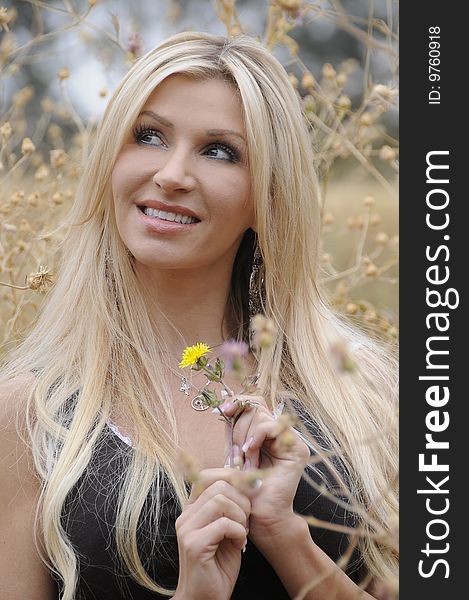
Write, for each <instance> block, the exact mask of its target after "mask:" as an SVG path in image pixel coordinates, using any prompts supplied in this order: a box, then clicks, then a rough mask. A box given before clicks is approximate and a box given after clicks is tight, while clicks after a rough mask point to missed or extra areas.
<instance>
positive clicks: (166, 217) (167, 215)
mask: <svg viewBox="0 0 469 600" xmlns="http://www.w3.org/2000/svg"><path fill="white" fill-rule="evenodd" d="M143 212H144V213H145V214H146V215H147V216H148V217H158V218H159V219H163V221H176V223H182V224H183V225H184V224H190V223H196V222H197V219H196V218H194V217H189V216H187V215H178V214H176V213H171V212H166V211H164V210H156V208H147V207H145V208H144V209H143Z"/></svg>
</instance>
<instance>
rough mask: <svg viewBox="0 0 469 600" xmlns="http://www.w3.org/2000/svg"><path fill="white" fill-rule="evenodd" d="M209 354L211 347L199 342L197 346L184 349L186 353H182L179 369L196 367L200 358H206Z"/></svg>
mask: <svg viewBox="0 0 469 600" xmlns="http://www.w3.org/2000/svg"><path fill="white" fill-rule="evenodd" d="M207 352H211V350H210V346H208V345H207V344H203V343H202V342H197V344H195V346H187V348H184V351H183V353H182V358H181V362H180V363H179V368H180V369H184V367H190V366H191V365H195V363H196V362H197V361H198V360H199V358H202V356H205V355H206V354H207Z"/></svg>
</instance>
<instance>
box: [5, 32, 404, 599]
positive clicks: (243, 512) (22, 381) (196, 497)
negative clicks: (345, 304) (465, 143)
mask: <svg viewBox="0 0 469 600" xmlns="http://www.w3.org/2000/svg"><path fill="white" fill-rule="evenodd" d="M313 159H314V157H313V155H312V151H311V147H310V141H309V139H308V134H307V130H306V127H305V124H304V120H303V118H302V113H301V109H300V103H299V101H298V98H297V96H296V94H295V92H294V90H293V88H292V87H291V84H290V82H289V79H288V77H287V75H286V73H285V71H284V69H283V68H282V67H281V66H280V64H279V63H278V62H277V61H276V60H275V59H274V58H273V57H272V56H271V55H270V54H269V53H268V52H267V51H266V50H265V49H264V48H263V47H262V46H261V45H260V44H259V43H257V42H255V41H254V40H252V39H250V38H248V37H245V36H241V37H237V38H233V39H227V38H223V37H218V36H212V35H209V34H200V33H187V32H186V33H182V34H179V35H176V36H173V37H172V38H170V39H168V40H167V41H166V42H164V43H162V44H161V45H160V46H158V47H157V48H156V49H154V50H152V51H151V52H149V53H148V54H147V55H146V56H144V57H143V58H142V59H140V60H139V61H138V62H137V63H136V64H135V65H134V66H133V67H132V68H131V69H130V71H129V73H128V74H127V76H126V77H125V79H124V80H123V82H122V83H121V84H120V86H119V88H118V89H117V90H116V92H115V94H114V96H113V98H112V100H111V101H110V103H109V106H108V108H107V111H106V114H105V116H104V118H103V121H102V124H101V126H100V130H99V132H98V136H97V139H96V142H95V145H94V149H93V152H92V155H91V157H90V160H89V162H88V166H87V168H86V170H85V172H84V174H83V177H82V179H81V183H80V186H79V189H78V192H77V197H76V201H75V204H74V206H73V208H72V210H71V213H70V216H69V221H68V223H67V225H68V228H67V230H66V232H67V233H66V236H65V239H64V242H63V244H62V249H61V255H62V258H61V268H60V272H59V277H58V281H57V283H56V285H55V287H54V289H53V290H52V291H51V292H50V294H49V297H48V302H47V306H46V307H45V309H44V310H43V312H42V314H41V316H40V318H39V320H38V322H37V323H36V325H35V327H34V329H33V331H32V332H31V333H30V335H29V337H28V338H27V339H26V340H25V341H24V343H23V344H22V346H21V348H19V350H18V351H17V352H16V354H15V356H13V357H12V358H11V360H10V362H9V364H8V365H6V366H5V369H4V375H3V379H4V383H3V386H2V399H3V401H2V428H3V429H4V432H5V435H4V436H3V437H2V442H1V444H2V448H0V450H1V451H2V456H7V457H8V459H7V460H6V461H3V462H2V473H1V476H2V481H4V482H5V485H4V487H3V489H2V492H1V496H0V501H1V506H0V508H1V511H0V512H1V515H2V516H1V517H0V518H1V519H2V521H1V531H2V535H3V536H4V538H5V539H7V540H8V545H5V544H3V545H2V550H0V552H1V553H2V557H1V559H2V560H1V561H0V563H1V564H2V567H0V568H2V569H3V572H2V580H3V581H2V588H3V589H4V590H8V591H9V594H7V596H8V597H9V598H16V597H18V598H20V597H21V598H23V597H28V598H41V599H44V598H52V597H56V596H55V594H56V590H55V587H54V586H55V584H54V581H58V587H59V589H60V592H61V596H60V597H61V598H63V599H64V600H71V599H72V598H75V597H76V598H119V597H122V598H124V597H132V598H147V597H148V598H150V597H151V598H153V597H159V596H158V594H162V595H166V596H168V595H173V597H174V598H178V599H181V600H185V599H189V598H190V599H195V598H203V599H204V600H210V599H212V598H213V599H215V598H216V599H217V600H218V599H219V600H222V599H225V598H226V599H228V598H230V597H233V598H243V600H247V599H248V598H254V597H255V598H279V599H280V598H288V597H294V596H295V595H296V594H298V593H299V592H300V590H301V589H304V586H306V585H307V584H308V582H312V583H314V584H315V587H314V590H313V591H312V592H306V593H307V594H309V595H306V596H305V597H306V598H310V597H313V595H314V598H315V599H320V598H333V597H341V598H355V597H359V596H360V594H361V596H360V597H370V596H369V595H368V594H367V593H366V592H363V591H361V590H360V588H359V587H358V586H357V584H356V583H355V582H354V581H353V579H354V580H355V581H356V582H357V583H358V582H359V581H360V580H361V579H362V578H363V576H365V577H366V581H368V582H369V581H371V580H372V579H374V580H383V579H388V578H390V577H392V576H393V574H395V561H396V557H395V552H394V550H393V549H392V548H390V547H389V546H387V545H386V544H385V543H384V542H383V535H384V534H385V533H386V531H387V525H386V523H387V522H388V520H389V518H390V516H392V515H393V514H395V510H396V497H395V490H394V489H393V485H394V477H395V472H396V461H397V456H396V439H395V435H394V432H393V431H392V429H391V430H390V429H389V428H390V426H391V425H392V419H393V416H394V406H393V394H394V388H395V369H394V366H393V361H392V359H391V358H390V357H389V356H387V355H386V353H385V352H384V350H382V349H381V348H380V347H379V346H378V345H377V344H375V343H372V342H371V341H370V340H368V339H366V338H364V337H362V336H361V335H359V334H358V333H357V332H355V331H353V330H352V329H351V328H350V327H349V326H347V325H345V324H344V323H343V322H341V321H340V319H339V318H338V317H337V316H336V315H335V314H334V313H333V312H332V311H331V309H330V308H329V307H328V306H327V303H326V302H325V301H324V300H323V298H322V295H321V292H320V290H319V288H318V284H317V271H318V266H317V265H318V260H317V256H318V246H319V222H320V218H319V198H318V186H317V181H316V177H315V174H314V171H313V169H312V164H313ZM254 256H255V258H256V260H254ZM259 261H261V263H262V265H263V267H262V269H261V270H260V272H261V273H262V276H260V275H259ZM259 307H260V308H261V310H262V312H264V313H265V315H266V317H269V318H270V319H271V321H272V322H273V323H275V327H276V329H277V335H276V336H275V338H274V339H273V341H272V343H271V345H270V346H269V347H268V348H267V349H265V350H264V351H263V352H262V353H260V354H259V353H257V352H255V351H254V349H252V348H251V351H250V352H249V353H248V355H247V357H246V361H247V364H248V367H249V369H250V370H251V373H252V374H255V373H258V374H259V378H258V382H257V389H256V391H255V396H253V397H251V398H250V402H248V403H246V399H249V396H248V398H246V396H238V397H228V398H227V401H226V402H225V403H224V405H223V406H222V407H221V409H220V410H221V411H222V412H223V413H224V415H225V417H226V418H228V419H230V418H234V417H235V415H236V418H237V421H236V425H235V426H234V429H233V440H232V441H233V446H232V448H227V447H225V427H224V425H223V424H222V423H220V421H219V417H220V415H219V412H220V411H215V414H213V413H211V411H207V412H204V411H195V410H194V407H193V406H192V404H194V402H192V403H191V402H190V398H189V397H188V396H187V395H186V394H185V393H181V389H182V390H183V391H184V392H186V391H190V390H192V393H193V394H194V390H200V389H201V388H203V385H204V382H205V379H204V374H203V372H202V371H200V372H196V373H193V374H192V380H191V381H190V382H188V381H187V380H186V379H184V380H182V379H181V371H179V370H178V361H179V360H180V357H181V353H182V350H183V349H184V348H185V347H186V346H190V345H193V344H195V343H196V342H205V343H207V344H209V345H210V346H211V347H212V349H213V350H212V352H213V356H216V352H217V348H218V347H219V346H220V345H221V344H223V342H224V341H226V340H229V339H231V338H233V339H236V340H238V341H243V340H244V341H248V340H249V317H250V313H251V316H252V314H253V313H254V312H257V309H258V308H259ZM250 309H251V310H250ZM338 343H340V344H345V345H347V347H348V348H349V349H350V352H353V357H352V358H353V361H354V363H355V364H356V365H357V368H356V369H355V371H354V372H353V373H352V374H351V375H348V376H341V375H338V373H337V369H336V367H335V366H334V364H333V361H332V359H331V348H332V347H334V345H336V344H338ZM225 383H226V385H227V386H229V387H230V388H231V389H234V390H235V391H236V390H237V389H239V383H238V382H237V381H236V378H235V376H234V374H233V375H228V376H227V379H226V381H225ZM214 385H215V388H216V384H214ZM220 390H221V386H220V385H218V391H220ZM243 400H244V408H245V409H246V410H244V411H242V410H241V409H240V403H241V402H242V401H243ZM283 403H284V404H285V406H286V411H287V412H288V411H289V412H290V413H291V412H296V413H297V414H298V416H299V422H298V426H297V427H296V428H295V429H292V428H291V427H290V426H289V424H288V423H287V425H286V426H284V429H285V427H286V428H287V431H288V432H289V433H290V434H293V436H291V437H290V440H289V443H288V444H284V443H283V444H282V443H281V440H280V436H279V427H278V419H276V417H275V416H274V415H277V416H278V415H279V413H280V412H281V409H282V406H283ZM300 429H301V431H302V433H296V431H299V430H300ZM181 451H186V452H188V453H189V454H190V455H191V456H192V457H194V459H195V461H196V462H197V465H198V468H199V469H200V474H199V476H198V480H197V485H194V486H192V488H191V487H190V486H189V485H188V482H187V481H186V480H185V479H184V476H183V474H182V473H181V468H180V467H178V464H177V463H178V457H180V455H181ZM228 452H229V453H230V456H229V457H228V458H229V464H230V465H232V464H233V459H235V460H234V463H235V464H236V465H237V466H238V467H240V468H238V469H236V468H235V469H233V468H224V465H225V464H226V460H227V453H228ZM310 454H314V458H315V460H314V461H313V462H314V464H313V465H312V466H311V468H310V467H308V468H307V469H306V470H305V465H306V463H307V462H308V460H309V456H310ZM318 457H319V458H320V457H322V460H319V458H318ZM13 466H14V468H12V467H13ZM257 467H259V468H260V469H261V473H262V472H265V473H266V474H265V477H263V478H262V485H260V487H259V481H257V482H256V485H255V486H253V487H250V486H249V485H245V484H243V481H244V483H245V481H246V479H244V480H243V479H242V477H245V476H246V474H249V471H250V470H252V469H254V468H257ZM326 467H327V468H326ZM264 469H267V471H263V470H264ZM303 474H304V475H305V477H307V476H309V478H310V479H312V480H313V484H315V485H316V489H315V488H314V487H310V486H309V484H308V483H307V481H306V480H305V478H302V475H303ZM321 482H323V483H324V485H327V486H328V490H329V491H326V489H325V487H324V485H323V487H319V488H318V486H319V485H320V484H321ZM334 487H335V488H337V489H338V492H337V496H339V500H337V502H336V501H334V499H333V496H332V492H331V491H330V489H332V488H334ZM318 489H319V490H320V493H319V492H318ZM337 489H336V491H337ZM36 511H37V518H36V519H35V512H36ZM298 512H301V513H304V514H310V515H313V516H315V517H316V518H319V519H320V520H322V521H329V522H335V529H336V530H337V531H331V530H330V529H328V528H327V527H325V528H321V529H320V528H314V529H311V532H310V531H309V529H308V526H307V524H306V522H305V520H304V519H303V518H302V517H301V516H298V514H297V513H298ZM332 527H333V528H334V525H332ZM353 527H355V532H356V533H357V535H355V536H351V543H350V544H348V537H347V535H346V534H347V532H348V531H352V532H353V531H354V530H353V529H352V528H353ZM33 531H34V532H36V542H37V543H36V544H35V541H34V536H33V534H32V532H33ZM354 545H356V546H357V548H356V549H355V551H353V550H354ZM36 546H37V547H36ZM6 548H7V549H6ZM243 549H244V550H245V552H243ZM352 551H353V552H352ZM342 554H344V555H345V557H346V558H348V566H347V561H346V560H343V561H342V562H343V566H344V568H346V570H347V573H348V574H346V573H345V572H344V571H342V570H340V569H338V568H337V567H336V566H335V564H334V560H337V559H338V558H339V557H340V555H342ZM41 556H42V557H43V558H44V559H45V561H46V562H47V566H44V564H43V562H42V560H41ZM357 557H359V558H360V557H361V569H359V570H357V565H356V562H357V561H356V559H357ZM51 573H53V574H54V576H53V577H52V576H51ZM349 575H350V576H349ZM363 585H365V584H363Z"/></svg>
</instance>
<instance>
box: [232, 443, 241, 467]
mask: <svg viewBox="0 0 469 600" xmlns="http://www.w3.org/2000/svg"><path fill="white" fill-rule="evenodd" d="M231 455H232V457H233V466H234V467H235V468H236V469H240V468H241V467H242V466H243V459H242V458H241V452H240V451H239V446H238V444H233V448H232V450H231Z"/></svg>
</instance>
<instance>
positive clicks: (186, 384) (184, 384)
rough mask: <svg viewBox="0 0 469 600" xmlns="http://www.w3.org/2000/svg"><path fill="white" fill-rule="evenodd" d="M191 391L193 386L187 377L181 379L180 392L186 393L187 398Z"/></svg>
mask: <svg viewBox="0 0 469 600" xmlns="http://www.w3.org/2000/svg"><path fill="white" fill-rule="evenodd" d="M190 389H191V384H190V383H189V382H188V381H187V379H186V378H185V377H182V378H181V387H180V388H179V391H180V392H184V394H185V395H186V396H188V395H189V391H190Z"/></svg>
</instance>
